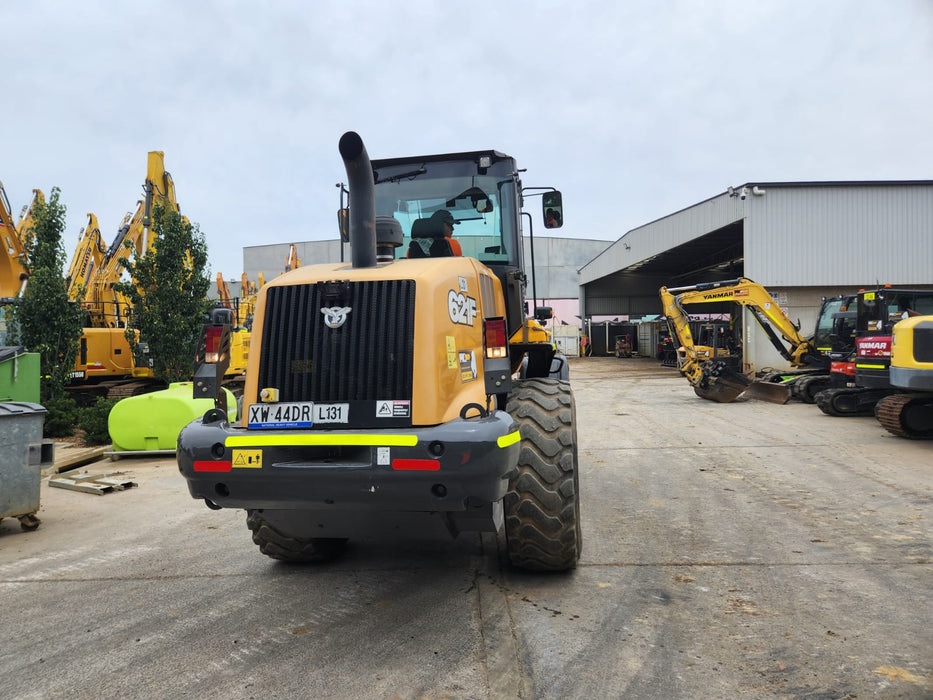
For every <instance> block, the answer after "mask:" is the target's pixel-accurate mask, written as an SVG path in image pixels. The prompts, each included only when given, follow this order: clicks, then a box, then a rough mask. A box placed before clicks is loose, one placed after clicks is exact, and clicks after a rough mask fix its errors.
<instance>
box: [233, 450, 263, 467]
mask: <svg viewBox="0 0 933 700" xmlns="http://www.w3.org/2000/svg"><path fill="white" fill-rule="evenodd" d="M232 461H233V465H232V466H233V468H234V469H262V450H234V451H233V460H232Z"/></svg>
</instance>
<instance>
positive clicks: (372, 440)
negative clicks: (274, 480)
mask: <svg viewBox="0 0 933 700" xmlns="http://www.w3.org/2000/svg"><path fill="white" fill-rule="evenodd" d="M417 444H418V436H417V435H356V434H349V435H348V434H345V433H341V434H333V433H319V434H318V433H300V434H297V435H255V434H253V435H231V436H230V437H228V438H227V439H226V440H224V445H225V446H226V447H291V446H296V447H297V446H301V445H353V446H357V447H359V446H363V447H369V446H374V447H414V446H415V445H417Z"/></svg>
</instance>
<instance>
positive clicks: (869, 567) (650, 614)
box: [0, 358, 933, 699]
mask: <svg viewBox="0 0 933 700" xmlns="http://www.w3.org/2000/svg"><path fill="white" fill-rule="evenodd" d="M571 377H572V382H573V386H574V391H575V395H576V402H577V412H578V426H579V427H578V430H579V443H580V472H581V478H580V481H581V493H582V517H583V533H584V552H583V559H582V561H581V562H580V566H579V568H577V569H576V570H575V571H573V572H571V573H568V574H558V575H553V574H552V575H531V574H525V573H518V572H515V571H512V570H510V569H509V568H508V566H507V565H506V564H505V563H504V561H503V560H502V558H501V556H500V553H499V551H500V548H499V546H498V544H499V543H497V541H496V538H495V537H492V536H483V537H478V536H472V537H465V538H462V539H460V540H457V541H454V542H441V543H436V542H434V543H432V542H427V543H425V542H393V541H388V542H379V541H365V542H356V543H353V544H352V546H351V548H350V550H349V551H348V553H347V555H346V556H345V557H343V558H342V559H340V560H339V561H337V562H334V563H332V564H328V565H323V566H303V567H302V566H289V565H284V564H281V563H278V562H275V561H272V560H270V559H267V558H265V557H263V556H262V555H261V554H260V553H259V551H258V548H256V547H255V545H253V544H252V542H251V540H250V536H249V532H248V530H247V528H246V524H245V516H244V514H243V513H242V512H241V511H219V512H214V511H210V510H208V509H207V508H206V507H204V505H203V504H201V503H198V502H195V501H194V500H192V499H191V498H190V497H189V496H188V494H187V490H186V488H185V484H184V481H183V480H182V478H181V477H180V476H179V474H178V472H177V469H176V467H175V465H174V461H173V459H172V458H161V459H144V460H141V459H128V460H120V461H117V462H110V461H101V462H98V463H96V464H93V465H90V466H88V467H85V468H83V469H82V470H81V471H89V472H92V473H106V472H110V471H120V472H122V473H123V474H124V475H126V476H127V477H128V478H132V480H133V481H135V482H136V483H138V484H139V486H138V487H137V488H132V489H130V490H127V491H124V492H120V493H111V494H107V495H105V496H96V495H91V494H83V493H77V492H73V491H63V490H59V489H50V488H48V484H47V483H45V482H44V483H43V485H42V489H41V499H42V509H41V510H40V512H39V516H40V517H41V518H42V525H41V526H40V527H39V529H38V530H36V531H34V532H21V531H20V528H19V523H18V522H17V521H16V520H9V519H7V520H4V521H3V522H2V523H0V687H2V696H3V697H4V698H59V697H62V698H64V697H68V698H85V697H86V698H92V697H93V698H99V697H114V698H116V697H119V698H163V697H164V698H177V697H200V698H296V697H304V698H364V697H365V698H526V699H531V698H738V697H743V698H745V697H751V698H807V699H815V698H827V699H828V698H834V699H841V698H856V697H857V698H869V697H878V698H918V699H919V698H930V697H933V442H911V441H907V440H901V439H898V438H895V437H893V436H889V435H888V434H887V433H885V432H884V430H883V429H882V428H881V427H880V425H879V424H878V423H877V422H876V421H875V420H874V419H873V418H849V419H842V418H830V417H828V416H824V415H823V414H822V413H820V411H819V410H818V409H817V408H816V407H815V406H808V405H804V404H787V405H784V406H777V405H774V404H768V403H763V402H756V401H750V400H749V401H742V400H740V401H737V402H735V403H732V404H714V403H711V402H707V401H703V400H701V399H698V398H696V397H695V396H694V394H693V392H692V390H691V389H690V388H689V386H688V385H687V382H686V381H685V380H684V379H682V378H681V377H680V376H679V375H678V374H677V372H676V370H671V369H667V368H661V367H659V366H658V365H657V363H656V362H653V361H649V360H645V359H616V358H586V359H577V360H574V361H573V363H572V370H571Z"/></svg>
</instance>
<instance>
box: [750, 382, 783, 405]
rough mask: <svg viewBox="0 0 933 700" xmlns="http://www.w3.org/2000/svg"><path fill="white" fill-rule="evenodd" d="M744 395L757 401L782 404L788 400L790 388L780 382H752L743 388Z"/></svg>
mask: <svg viewBox="0 0 933 700" xmlns="http://www.w3.org/2000/svg"><path fill="white" fill-rule="evenodd" d="M745 396H746V397H748V398H750V399H758V400H759V401H770V402H771V403H780V404H784V403H787V402H788V401H790V397H791V388H790V386H789V385H787V384H784V383H781V382H752V383H751V384H749V386H748V388H747V389H746V390H745Z"/></svg>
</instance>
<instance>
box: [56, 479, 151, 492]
mask: <svg viewBox="0 0 933 700" xmlns="http://www.w3.org/2000/svg"><path fill="white" fill-rule="evenodd" d="M138 485H139V484H137V483H136V482H134V481H130V480H128V479H124V478H121V477H120V476H119V475H117V474H111V475H107V474H74V475H72V476H68V477H64V476H60V477H56V478H55V479H49V486H52V487H54V488H57V489H70V490H72V491H81V492H83V493H96V494H97V495H98V496H103V495H104V494H105V493H111V492H112V491H125V490H126V489H129V488H133V487H134V486H138Z"/></svg>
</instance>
